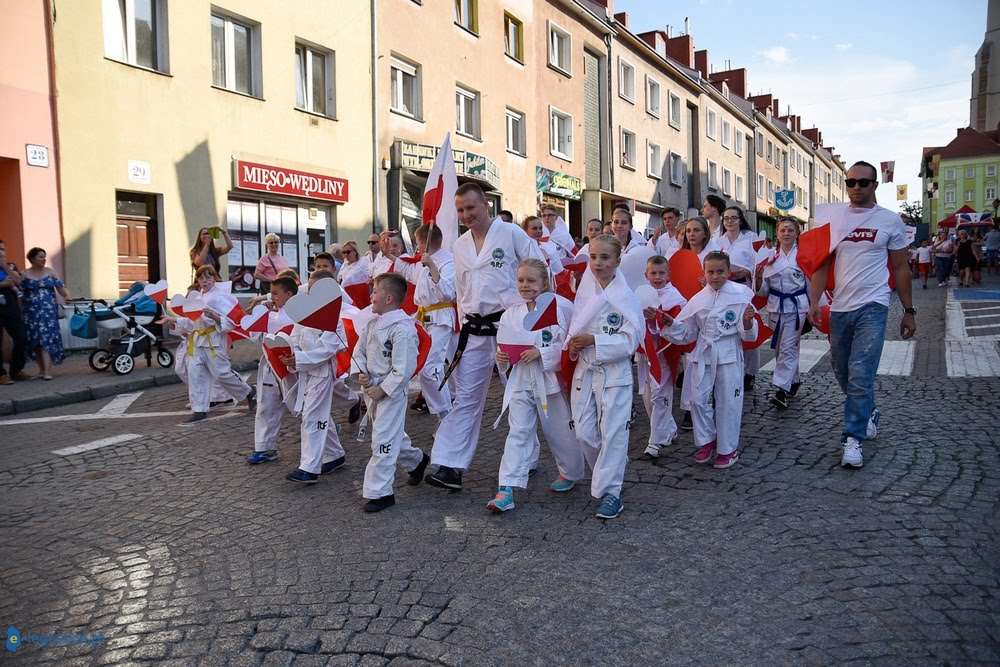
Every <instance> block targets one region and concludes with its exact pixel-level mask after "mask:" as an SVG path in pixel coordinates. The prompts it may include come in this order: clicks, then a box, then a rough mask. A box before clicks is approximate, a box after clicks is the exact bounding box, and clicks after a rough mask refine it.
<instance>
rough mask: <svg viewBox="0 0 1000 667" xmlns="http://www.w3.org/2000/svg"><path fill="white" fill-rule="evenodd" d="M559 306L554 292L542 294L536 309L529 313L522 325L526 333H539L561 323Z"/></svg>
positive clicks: (536, 302) (536, 301) (536, 300)
mask: <svg viewBox="0 0 1000 667" xmlns="http://www.w3.org/2000/svg"><path fill="white" fill-rule="evenodd" d="M558 318H559V312H558V304H557V302H556V295H555V294H554V293H553V292H542V293H541V294H539V295H538V298H536V299H535V309H534V310H530V311H528V313H527V314H525V316H524V320H523V321H522V324H523V325H524V328H525V330H526V331H537V330H538V329H541V328H543V327H550V326H553V325H556V324H558V323H559V319H558Z"/></svg>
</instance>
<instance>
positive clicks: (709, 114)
mask: <svg viewBox="0 0 1000 667" xmlns="http://www.w3.org/2000/svg"><path fill="white" fill-rule="evenodd" d="M705 136H706V137H708V138H709V139H713V140H714V139H715V138H716V137H718V136H719V114H717V113H716V112H715V109H709V108H706V109H705Z"/></svg>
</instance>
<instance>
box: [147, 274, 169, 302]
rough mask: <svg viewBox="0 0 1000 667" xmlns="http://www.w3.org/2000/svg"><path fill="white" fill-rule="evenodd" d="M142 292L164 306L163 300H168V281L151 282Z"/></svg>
mask: <svg viewBox="0 0 1000 667" xmlns="http://www.w3.org/2000/svg"><path fill="white" fill-rule="evenodd" d="M142 292H143V294H145V295H146V296H148V297H149V298H150V299H152V300H153V301H155V302H156V303H158V304H160V305H161V306H162V305H163V302H164V301H166V300H167V281H166V280H159V281H157V282H155V283H150V284H149V285H146V286H145V287H143V288H142Z"/></svg>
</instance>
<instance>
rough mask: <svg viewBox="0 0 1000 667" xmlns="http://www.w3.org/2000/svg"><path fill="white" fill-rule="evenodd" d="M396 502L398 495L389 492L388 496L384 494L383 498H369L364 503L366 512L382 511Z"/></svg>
mask: <svg viewBox="0 0 1000 667" xmlns="http://www.w3.org/2000/svg"><path fill="white" fill-rule="evenodd" d="M395 504H396V496H394V495H393V494H391V493H390V494H389V495H387V496H382V497H381V498H375V499H374V500H369V501H368V502H367V503H365V505H364V508H363V509H364V510H365V511H366V512H381V511H382V510H384V509H388V508H390V507H392V506H393V505H395Z"/></svg>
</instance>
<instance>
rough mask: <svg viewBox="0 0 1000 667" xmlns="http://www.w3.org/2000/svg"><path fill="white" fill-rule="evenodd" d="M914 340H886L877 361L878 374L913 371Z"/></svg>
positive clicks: (904, 373)
mask: <svg viewBox="0 0 1000 667" xmlns="http://www.w3.org/2000/svg"><path fill="white" fill-rule="evenodd" d="M916 349H917V341H915V340H887V341H885V342H884V343H883V344H882V358H881V359H879V362H878V371H876V374H878V375H910V374H911V373H912V372H913V355H914V353H915V352H916Z"/></svg>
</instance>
